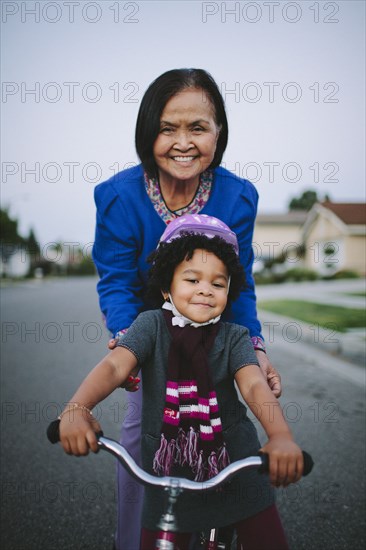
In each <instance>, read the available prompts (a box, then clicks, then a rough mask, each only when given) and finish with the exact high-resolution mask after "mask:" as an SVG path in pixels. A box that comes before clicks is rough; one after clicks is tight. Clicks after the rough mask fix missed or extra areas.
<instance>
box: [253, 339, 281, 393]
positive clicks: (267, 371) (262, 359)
mask: <svg viewBox="0 0 366 550" xmlns="http://www.w3.org/2000/svg"><path fill="white" fill-rule="evenodd" d="M255 354H256V356H257V359H258V361H259V364H260V367H261V370H262V373H263V375H264V378H265V379H266V380H267V383H268V385H269V387H270V388H271V390H272V392H273V393H274V395H275V396H276V397H281V393H282V386H281V376H280V375H279V373H278V372H277V371H276V369H275V368H274V366H273V365H272V363H271V362H270V360H269V359H268V356H267V354H266V353H265V352H264V351H260V350H255Z"/></svg>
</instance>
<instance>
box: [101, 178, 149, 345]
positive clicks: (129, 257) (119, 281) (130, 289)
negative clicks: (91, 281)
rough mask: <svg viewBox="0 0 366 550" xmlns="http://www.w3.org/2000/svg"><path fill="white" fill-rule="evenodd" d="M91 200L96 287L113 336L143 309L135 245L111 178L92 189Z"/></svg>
mask: <svg viewBox="0 0 366 550" xmlns="http://www.w3.org/2000/svg"><path fill="white" fill-rule="evenodd" d="M94 200H95V204H96V207H97V212H96V229H95V239H94V246H93V261H94V263H95V266H96V268H97V271H98V274H99V277H100V279H99V282H98V284H97V290H98V294H99V303H100V308H101V310H102V312H103V314H104V317H105V320H106V325H107V328H108V329H109V330H110V331H111V333H112V335H113V336H114V335H115V334H116V333H117V332H118V331H120V330H122V329H126V328H128V327H129V326H130V325H131V323H132V322H133V321H134V320H135V319H136V317H137V315H138V314H139V312H140V311H141V309H142V305H143V303H142V298H141V296H142V286H141V285H142V283H141V280H140V278H139V274H138V267H137V255H138V251H137V246H138V245H137V243H136V242H135V238H134V235H133V231H132V229H131V224H130V223H129V213H128V212H126V211H125V205H124V204H123V202H122V201H121V199H120V197H119V196H118V193H117V191H116V190H115V189H114V186H113V184H112V183H111V182H110V181H108V182H105V183H102V184H101V185H98V186H97V187H96V188H95V192H94ZM130 216H131V214H130Z"/></svg>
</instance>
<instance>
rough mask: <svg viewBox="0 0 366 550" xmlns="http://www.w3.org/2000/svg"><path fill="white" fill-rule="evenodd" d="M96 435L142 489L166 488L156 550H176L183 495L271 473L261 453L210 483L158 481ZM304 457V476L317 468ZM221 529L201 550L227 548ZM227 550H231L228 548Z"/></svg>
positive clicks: (52, 434)
mask: <svg viewBox="0 0 366 550" xmlns="http://www.w3.org/2000/svg"><path fill="white" fill-rule="evenodd" d="M59 423H60V421H59V420H54V421H53V422H51V424H50V425H49V427H48V429H47V437H48V439H49V441H50V442H51V443H57V442H58V441H59V440H60V438H59ZM96 435H97V439H98V446H99V447H100V449H102V450H105V451H107V452H108V453H110V454H112V455H113V456H114V457H115V458H117V459H118V460H119V462H120V463H121V464H122V466H123V467H124V468H126V470H127V471H128V472H129V474H130V475H131V476H132V477H133V478H134V479H136V480H137V481H138V482H139V483H142V484H143V485H150V486H154V487H160V488H163V489H164V490H165V491H166V492H167V493H168V498H167V504H166V510H165V512H164V513H163V514H162V516H161V518H160V521H159V523H158V525H157V528H158V529H159V533H158V535H157V539H156V542H155V548H156V550H158V549H159V550H174V548H175V544H174V543H175V533H177V532H178V531H179V528H178V521H177V517H176V514H175V512H174V505H175V503H176V502H177V499H178V498H179V495H180V494H181V493H182V492H183V491H198V492H201V491H212V490H214V489H217V488H218V487H220V486H221V485H222V484H223V483H224V482H225V481H228V480H229V479H230V478H231V477H232V476H233V475H234V474H236V473H238V472H239V471H240V470H243V469H246V468H257V469H258V470H259V471H260V472H262V473H265V472H268V468H269V457H268V455H266V454H264V453H262V454H259V455H258V456H250V457H247V458H243V459H241V460H237V461H236V462H233V463H231V464H229V466H227V467H226V468H224V469H223V470H221V472H219V473H218V474H217V475H216V476H215V477H213V478H211V479H209V480H207V481H200V482H197V481H191V480H189V479H185V478H179V477H173V476H164V477H156V476H153V475H151V474H149V473H147V472H145V471H144V470H143V469H142V468H141V467H140V466H138V464H136V462H135V461H134V459H133V458H132V457H131V455H130V454H129V452H128V451H127V450H126V449H125V448H124V447H123V445H120V443H118V442H117V441H115V440H114V439H110V438H108V437H104V435H103V432H100V433H98V434H96ZM303 457H304V472H303V475H304V476H305V475H308V474H309V473H310V472H311V470H312V468H313V465H314V462H313V460H312V457H311V456H310V455H309V454H308V453H307V452H305V451H303ZM218 532H219V529H217V528H213V529H211V530H210V532H209V533H208V534H207V535H206V534H204V533H202V534H200V542H199V544H200V546H199V548H200V549H201V550H225V549H226V548H227V547H226V545H225V544H224V543H222V542H220V541H219V540H218ZM227 550H228V548H227Z"/></svg>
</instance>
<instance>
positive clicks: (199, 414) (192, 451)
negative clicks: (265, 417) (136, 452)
mask: <svg viewBox="0 0 366 550" xmlns="http://www.w3.org/2000/svg"><path fill="white" fill-rule="evenodd" d="M163 314H164V316H165V320H166V323H167V326H168V329H169V332H170V334H171V337H172V340H171V344H170V349H169V355H168V371H167V385H166V395H165V407H164V414H163V425H162V430H161V432H162V433H161V440H160V448H159V449H158V451H157V452H156V454H155V457H154V462H153V469H154V471H155V472H156V473H157V474H159V475H170V474H171V470H172V468H173V466H174V465H175V464H176V465H179V466H185V465H188V466H189V467H190V469H191V470H192V472H193V473H194V475H195V477H194V479H195V480H196V481H203V480H205V479H210V478H211V477H213V476H215V475H216V474H218V473H219V471H220V470H222V469H223V468H225V466H227V465H228V464H229V457H228V453H227V450H226V446H225V443H224V440H223V436H222V428H221V420H220V414H219V406H218V403H217V397H216V392H215V390H214V388H213V385H212V381H211V376H210V370H209V364H208V354H209V351H210V349H211V348H212V346H213V344H214V341H215V338H216V335H217V332H218V330H219V328H220V324H219V323H217V324H214V325H206V326H202V327H192V326H190V325H186V326H185V327H179V326H173V325H172V314H171V313H170V312H168V311H164V312H163Z"/></svg>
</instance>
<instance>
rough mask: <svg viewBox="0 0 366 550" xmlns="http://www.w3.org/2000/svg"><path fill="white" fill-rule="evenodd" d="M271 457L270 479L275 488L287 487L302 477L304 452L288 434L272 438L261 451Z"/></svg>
mask: <svg viewBox="0 0 366 550" xmlns="http://www.w3.org/2000/svg"><path fill="white" fill-rule="evenodd" d="M261 451H262V452H263V453H268V455H269V477H270V480H271V483H272V485H273V486H274V487H281V486H282V487H287V485H289V484H290V483H296V482H297V481H299V479H300V478H301V476H302V473H303V468H304V459H303V455H302V451H301V449H300V447H299V446H298V445H296V443H295V442H294V441H293V439H292V438H291V436H289V435H288V434H278V435H274V436H271V437H270V438H269V440H268V442H267V443H266V445H264V446H263V447H262V449H261Z"/></svg>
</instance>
